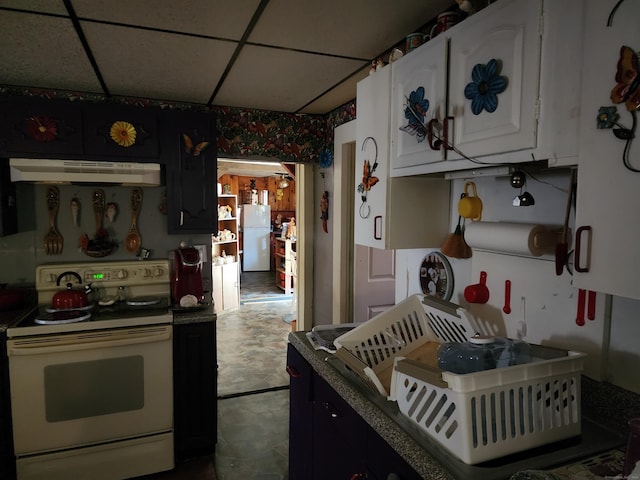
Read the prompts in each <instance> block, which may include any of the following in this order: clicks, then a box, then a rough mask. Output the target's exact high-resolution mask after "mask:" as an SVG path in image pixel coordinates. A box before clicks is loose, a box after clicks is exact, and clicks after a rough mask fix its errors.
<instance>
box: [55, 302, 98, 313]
mask: <svg viewBox="0 0 640 480" xmlns="http://www.w3.org/2000/svg"><path fill="white" fill-rule="evenodd" d="M94 306H95V303H90V304H89V305H87V306H85V307H77V308H53V307H47V308H45V311H46V312H47V313H56V312H73V311H86V312H88V311H89V310H93V307H94Z"/></svg>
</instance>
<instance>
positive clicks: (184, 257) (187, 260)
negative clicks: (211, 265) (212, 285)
mask: <svg viewBox="0 0 640 480" xmlns="http://www.w3.org/2000/svg"><path fill="white" fill-rule="evenodd" d="M171 257H172V258H171V265H172V271H171V298H172V301H173V304H174V305H179V306H181V307H196V306H197V305H198V303H199V302H202V301H203V300H204V289H203V286H202V258H201V256H200V251H199V250H198V249H197V248H196V247H193V246H184V245H181V246H180V248H178V249H176V250H173V251H172V252H171ZM194 299H195V300H194Z"/></svg>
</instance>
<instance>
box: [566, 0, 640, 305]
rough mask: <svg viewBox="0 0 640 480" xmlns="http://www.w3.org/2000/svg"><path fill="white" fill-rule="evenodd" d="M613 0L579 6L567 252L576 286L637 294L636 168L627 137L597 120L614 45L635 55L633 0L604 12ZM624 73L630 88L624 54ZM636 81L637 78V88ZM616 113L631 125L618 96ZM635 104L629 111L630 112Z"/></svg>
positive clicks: (639, 150) (637, 149)
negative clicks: (571, 240) (578, 122)
mask: <svg viewBox="0 0 640 480" xmlns="http://www.w3.org/2000/svg"><path fill="white" fill-rule="evenodd" d="M615 5H616V0H590V1H588V2H587V8H586V17H585V18H586V29H585V32H586V34H585V39H584V69H583V70H582V76H583V79H584V82H583V90H582V102H583V107H582V108H583V113H582V126H581V129H580V142H579V144H580V152H579V155H580V160H579V166H578V190H577V215H576V230H577V231H579V233H577V234H576V235H577V238H576V240H577V241H578V242H579V247H580V248H579V250H580V256H579V257H580V258H576V259H574V270H575V271H574V284H575V286H577V287H578V288H583V289H587V290H594V291H598V292H604V293H609V294H612V295H617V296H622V297H629V298H634V299H640V281H639V279H640V273H639V272H640V256H639V255H638V253H637V249H638V244H640V222H638V201H637V199H638V191H640V172H634V171H632V170H630V169H628V168H627V167H625V162H624V160H623V155H624V152H625V148H626V147H625V146H626V145H627V142H626V140H621V139H618V138H616V136H615V135H614V132H613V129H610V128H605V129H599V128H598V121H597V119H598V116H599V109H600V107H610V106H614V103H613V102H612V100H611V98H610V95H611V91H612V90H613V88H614V87H616V85H617V84H618V83H619V82H618V81H617V80H616V73H617V72H618V62H619V59H620V52H621V47H623V46H628V47H630V48H631V50H632V51H633V52H634V55H636V58H637V52H638V50H640V29H638V18H640V3H639V2H630V1H627V2H623V3H622V4H620V6H619V8H618V9H617V10H616V12H615V14H614V15H613V17H612V21H611V26H607V18H608V17H609V14H610V12H612V10H613V8H614V6H615ZM626 58H627V62H626V63H625V62H622V65H626V67H625V68H624V71H625V75H621V81H620V83H623V82H622V80H623V79H625V78H626V79H627V80H628V82H629V83H628V85H627V86H628V87H630V96H631V95H632V94H633V90H634V85H633V82H632V81H631V79H633V78H634V76H635V78H636V81H637V79H638V77H637V76H636V75H638V64H637V63H635V66H634V64H633V62H631V58H632V57H630V56H629V57H626ZM638 88H639V87H637V86H636V90H635V93H636V94H637V93H638V91H639V90H637V89H638ZM615 107H616V109H617V114H618V115H619V119H618V120H617V123H618V126H616V127H615V128H620V127H624V128H627V129H629V128H631V127H632V125H633V119H632V115H631V113H630V112H629V111H627V109H626V107H625V104H624V103H621V104H618V105H615ZM637 113H638V112H637V111H636V115H637ZM628 146H629V149H628V160H627V163H628V164H629V166H630V167H631V168H633V169H635V170H640V138H638V132H636V133H635V138H634V139H633V140H632V141H631V142H630V143H629V145H628Z"/></svg>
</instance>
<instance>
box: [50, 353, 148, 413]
mask: <svg viewBox="0 0 640 480" xmlns="http://www.w3.org/2000/svg"><path fill="white" fill-rule="evenodd" d="M44 395H45V411H46V419H47V422H63V421H67V420H75V419H77V418H89V417H97V416H100V415H109V414H112V413H119V412H129V411H133V410H139V409H141V408H143V407H144V358H143V357H142V356H141V355H134V356H128V357H121V358H107V359H101V360H93V361H88V362H74V363H65V364H60V365H49V366H47V367H45V369H44Z"/></svg>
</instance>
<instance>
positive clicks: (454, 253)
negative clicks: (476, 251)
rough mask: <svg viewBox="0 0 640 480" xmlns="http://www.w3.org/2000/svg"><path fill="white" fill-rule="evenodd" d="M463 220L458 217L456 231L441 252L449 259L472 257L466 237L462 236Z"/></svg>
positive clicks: (446, 241) (448, 238)
mask: <svg viewBox="0 0 640 480" xmlns="http://www.w3.org/2000/svg"><path fill="white" fill-rule="evenodd" d="M465 195H466V194H464V193H463V194H462V195H460V198H463V197H464V196H465ZM461 220H462V216H458V225H456V229H455V231H454V232H453V233H452V234H451V235H449V237H447V239H446V240H445V242H444V244H443V245H442V248H440V251H441V252H442V253H444V254H445V255H446V256H447V257H451V258H470V257H471V254H472V253H471V248H470V247H469V245H467V242H465V240H464V235H463V234H462V226H461V225H460V221H461Z"/></svg>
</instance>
